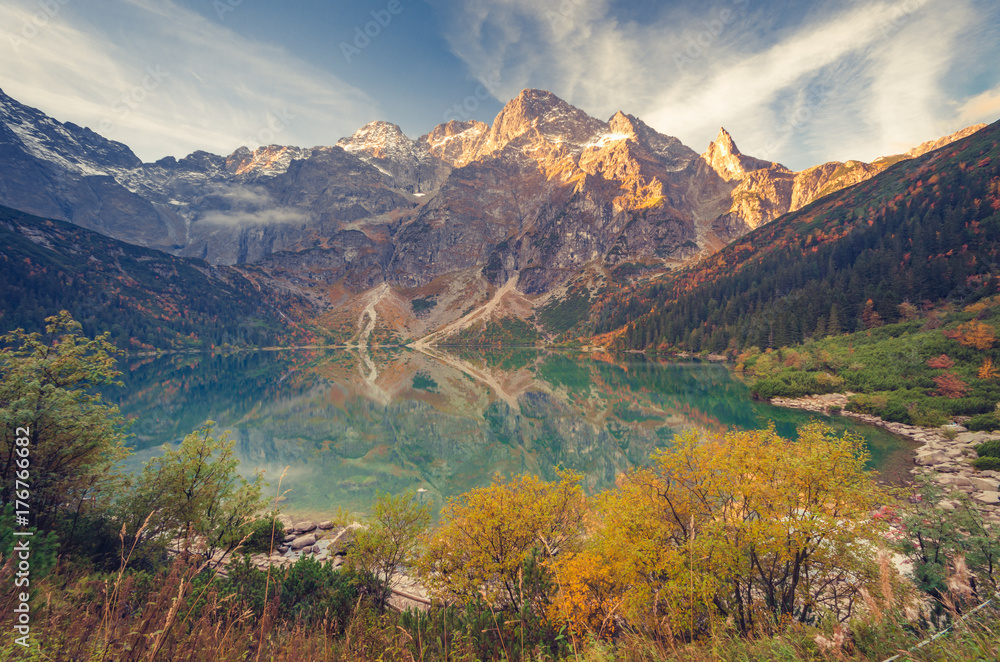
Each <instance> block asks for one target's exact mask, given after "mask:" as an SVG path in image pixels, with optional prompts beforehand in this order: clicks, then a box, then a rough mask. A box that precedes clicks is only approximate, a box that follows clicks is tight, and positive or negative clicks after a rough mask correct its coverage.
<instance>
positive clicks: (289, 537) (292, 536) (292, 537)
mask: <svg viewBox="0 0 1000 662" xmlns="http://www.w3.org/2000/svg"><path fill="white" fill-rule="evenodd" d="M296 538H298V536H297V535H295V534H294V533H289V534H288V535H287V536H285V537H284V538H282V539H281V542H292V541H293V540H295V539H296Z"/></svg>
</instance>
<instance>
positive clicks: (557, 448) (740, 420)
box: [108, 349, 910, 516]
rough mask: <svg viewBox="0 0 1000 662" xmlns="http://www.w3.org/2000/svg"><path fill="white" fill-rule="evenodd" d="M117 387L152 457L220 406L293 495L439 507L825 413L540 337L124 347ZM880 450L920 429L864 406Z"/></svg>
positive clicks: (325, 510)
mask: <svg viewBox="0 0 1000 662" xmlns="http://www.w3.org/2000/svg"><path fill="white" fill-rule="evenodd" d="M120 367H121V369H122V370H123V371H124V372H125V374H124V375H123V380H124V381H125V386H124V387H123V388H122V389H119V390H117V391H115V392H112V393H108V397H109V399H111V400H113V401H117V402H119V403H120V405H121V408H122V412H123V413H124V414H125V415H126V416H127V417H129V418H130V419H133V420H134V422H133V426H132V432H133V433H134V434H135V437H134V438H133V443H134V446H135V450H136V454H135V456H134V458H133V460H132V461H131V466H132V467H133V468H135V467H138V466H139V464H140V463H141V462H142V461H145V460H146V459H148V458H149V457H152V456H153V455H154V454H156V453H159V452H160V447H161V446H162V444H164V443H177V442H179V440H180V439H181V438H182V437H183V436H184V435H185V434H186V433H188V432H190V431H191V430H192V429H194V428H195V427H197V426H198V425H200V424H202V423H203V422H204V421H205V420H207V419H211V420H214V421H216V422H217V427H218V429H219V430H231V434H232V436H233V437H234V438H235V439H236V448H237V452H238V454H239V457H240V460H241V463H242V469H243V470H244V471H245V472H246V473H247V474H250V473H253V471H255V470H256V469H258V468H260V469H263V470H264V472H265V476H266V478H267V480H268V481H269V483H270V487H269V492H270V493H272V494H274V493H276V490H277V487H278V478H279V476H281V475H282V473H283V472H284V474H285V477H284V479H283V480H282V483H281V490H282V492H284V491H285V490H288V492H287V494H286V495H285V508H286V510H287V511H289V512H291V513H293V514H301V515H309V516H322V515H324V514H332V513H333V512H335V511H336V510H337V508H338V507H339V508H344V509H346V510H349V511H352V512H364V511H365V510H366V509H367V507H368V505H369V504H370V503H371V501H372V499H373V497H374V495H375V494H376V491H382V492H390V493H398V492H402V491H405V490H409V489H419V490H421V492H420V493H419V495H420V498H421V499H424V500H426V501H427V502H428V503H430V504H432V505H433V506H434V507H435V509H436V508H438V507H440V505H441V504H442V503H444V501H445V500H446V499H447V498H449V497H452V496H455V495H457V494H460V493H461V492H463V491H466V490H468V489H471V488H473V487H477V486H481V485H484V484H486V483H488V482H489V481H490V479H491V477H492V476H493V475H494V474H496V473H501V474H504V475H511V474H518V473H524V472H530V473H533V474H538V475H540V476H542V477H545V478H553V477H554V476H555V471H556V469H557V468H559V467H565V468H570V469H573V470H575V471H578V472H580V473H582V474H584V476H585V483H586V487H587V489H588V490H591V491H596V490H601V489H605V488H607V487H610V486H612V485H613V484H614V480H615V477H616V476H617V475H619V474H620V473H621V472H624V471H627V470H629V469H630V468H633V467H635V466H638V465H642V464H644V463H646V462H647V460H648V458H649V457H650V455H651V454H652V453H653V452H654V451H655V450H656V449H657V448H661V447H664V446H666V445H669V444H670V440H671V439H672V437H673V436H674V435H675V434H677V433H678V432H680V431H683V430H687V429H691V428H703V429H709V430H713V431H723V430H726V429H731V428H739V429H750V428H759V427H764V426H766V425H768V422H769V421H773V422H774V425H775V426H776V428H777V430H778V432H779V433H781V434H783V435H785V436H794V435H795V428H796V426H797V425H800V424H802V423H805V422H807V421H808V420H810V418H811V417H812V416H811V415H808V414H805V413H803V412H798V411H793V410H787V409H780V408H776V407H771V406H770V405H767V404H765V403H761V402H755V401H753V400H752V399H751V398H750V396H749V392H748V390H747V388H746V386H745V385H744V384H742V383H741V382H740V381H738V380H737V379H734V378H733V376H732V374H731V373H730V372H729V371H728V370H727V369H726V368H725V367H723V366H719V365H712V364H704V363H683V364H678V363H657V362H653V361H650V360H646V359H644V358H642V357H638V358H636V357H625V358H612V357H608V356H602V357H600V358H595V357H592V356H587V355H580V356H571V355H566V354H561V353H545V352H536V351H528V350H518V349H514V350H507V351H499V350H497V351H489V350H487V351H485V352H484V351H479V350H466V351H464V352H459V353H444V352H436V353H435V354H434V355H433V356H432V355H429V354H426V353H422V352H417V351H409V350H398V351H382V352H373V353H367V352H358V351H357V350H354V351H351V350H295V351H275V352H265V351H261V352H246V353H238V354H234V355H229V356H223V355H211V354H184V355H167V356H161V357H156V358H151V357H146V358H129V359H126V360H123V361H122V364H121V366H120ZM826 420H828V422H829V423H830V424H831V425H832V426H833V427H834V428H835V429H838V430H844V429H851V430H855V431H857V432H859V433H861V434H862V435H863V436H864V437H865V438H866V439H867V441H868V445H869V449H870V452H871V455H872V462H871V465H872V467H873V468H876V469H880V470H882V469H885V470H889V471H890V472H891V471H894V470H895V468H898V467H900V466H903V465H904V464H905V463H906V457H907V456H908V449H909V448H910V445H908V444H907V442H904V441H902V440H900V439H898V438H896V437H894V436H892V435H890V434H888V433H886V432H884V431H882V430H880V429H878V428H873V427H869V426H859V425H856V424H853V423H852V422H851V421H850V420H849V419H845V418H842V417H832V418H830V419H826Z"/></svg>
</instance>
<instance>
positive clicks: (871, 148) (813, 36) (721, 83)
mask: <svg viewBox="0 0 1000 662" xmlns="http://www.w3.org/2000/svg"><path fill="white" fill-rule="evenodd" d="M439 1H441V2H446V3H447V5H448V13H449V15H450V16H452V18H451V23H450V25H449V27H448V31H447V36H448V39H449V42H450V44H451V47H452V50H453V52H454V53H455V54H456V55H457V56H459V57H460V58H462V59H463V60H464V61H465V62H466V63H467V65H468V66H469V68H470V69H471V70H472V71H473V72H476V73H479V74H481V75H483V74H490V73H493V72H501V73H502V75H500V76H499V78H500V80H503V81H504V85H502V86H501V88H500V90H499V94H500V95H502V96H506V97H511V96H513V95H515V94H516V93H517V92H518V91H519V89H520V88H522V87H544V88H547V89H551V90H552V91H553V92H555V93H556V94H558V95H560V96H561V97H563V98H565V99H566V100H567V101H569V102H570V103H573V104H575V105H578V106H580V107H582V108H583V109H584V110H587V111H588V112H590V113H591V114H594V115H597V116H601V117H607V116H609V115H610V114H612V113H613V112H614V111H615V110H618V109H623V110H625V111H627V112H632V113H635V114H638V115H639V116H641V117H643V118H644V119H646V120H647V121H648V122H649V123H650V124H651V125H652V126H654V127H655V128H657V129H658V130H660V131H662V132H664V133H668V134H671V135H676V136H678V137H680V138H681V139H682V140H683V141H684V142H686V143H687V144H689V145H691V146H692V147H694V148H696V149H702V148H703V147H704V146H705V145H706V144H707V143H708V141H709V140H710V139H712V138H713V137H714V136H715V133H716V131H717V130H718V127H719V126H721V125H725V126H726V127H727V128H728V129H730V131H731V132H732V133H733V135H734V136H735V138H736V140H737V142H738V143H739V144H740V145H741V147H742V148H744V150H745V151H747V152H750V153H752V150H753V149H757V150H758V151H761V150H763V151H766V152H768V153H767V154H762V156H767V157H768V158H773V159H775V160H780V161H784V162H787V164H788V165H790V166H792V167H805V166H808V165H812V164H814V163H816V162H818V161H819V160H823V159H834V158H836V159H847V158H865V159H871V158H874V157H876V156H879V155H881V154H889V153H893V152H897V151H903V150H905V149H906V148H907V147H909V146H912V145H914V144H916V143H919V142H921V141H923V140H927V139H931V138H934V137H937V136H938V135H941V134H942V133H947V132H950V131H954V130H957V129H958V128H961V125H962V124H961V123H962V122H965V121H968V120H969V119H972V118H973V115H975V120H976V121H982V120H983V119H984V118H983V117H982V115H983V114H988V112H989V110H990V109H991V108H993V105H992V104H993V100H994V97H993V96H991V95H990V94H988V93H984V95H985V96H984V95H980V97H982V98H980V97H976V99H975V101H973V100H969V101H964V100H963V99H962V98H961V96H962V94H963V92H962V91H961V90H954V89H951V90H949V89H947V87H948V85H947V83H948V80H947V79H948V78H949V76H950V75H951V74H952V72H954V71H955V70H956V69H958V68H961V67H965V66H967V64H968V63H967V62H966V61H965V60H964V59H963V56H968V55H969V53H968V48H969V45H970V44H978V45H979V46H981V49H980V50H985V51H990V50H991V49H992V50H994V51H995V44H994V42H995V39H993V38H992V37H991V35H990V33H989V31H984V30H982V29H980V26H981V24H983V23H984V22H985V23H986V24H989V20H985V19H986V18H987V17H984V16H983V14H982V12H983V11H986V10H984V9H983V8H982V7H981V6H980V7H977V6H976V0H950V1H947V2H946V1H945V0H883V1H881V2H867V1H866V2H860V1H857V2H853V3H848V4H844V3H840V2H837V3H832V2H830V3H817V4H816V5H813V9H812V10H811V11H804V10H801V11H798V12H797V13H796V19H794V20H787V21H783V20H782V14H783V13H791V12H790V11H789V12H785V9H791V7H792V5H787V6H785V5H783V4H782V3H780V2H779V3H769V4H767V5H761V4H760V3H756V2H751V0H726V1H723V2H721V3H718V4H714V5H709V6H706V5H702V4H697V5H686V6H677V5H676V4H675V5H672V6H670V7H667V8H662V7H661V6H658V5H656V4H649V5H646V7H647V9H646V10H645V14H644V15H641V16H638V17H637V16H636V15H634V14H633V15H630V16H623V15H621V13H620V11H619V9H620V8H618V7H615V6H613V5H611V4H610V3H609V2H607V1H606V0H563V2H562V3H561V4H559V5H558V7H560V8H561V10H560V9H556V10H555V11H553V7H552V5H553V4H555V3H552V4H550V3H534V2H531V1H530V0H462V1H461V2H459V1H458V0H454V1H452V0H439ZM796 9H798V8H796ZM963 49H964V51H963ZM980 55H982V53H980ZM987 61H988V60H987ZM994 76H997V77H998V78H1000V74H998V73H994ZM977 92H978V90H977ZM963 103H964V105H961V104H963ZM959 105H961V110H956V107H957V106H959ZM977 113H978V114H977Z"/></svg>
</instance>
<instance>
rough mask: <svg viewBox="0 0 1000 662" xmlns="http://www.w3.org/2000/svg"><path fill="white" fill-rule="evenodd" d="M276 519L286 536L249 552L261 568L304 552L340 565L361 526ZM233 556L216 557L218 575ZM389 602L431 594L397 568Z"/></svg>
mask: <svg viewBox="0 0 1000 662" xmlns="http://www.w3.org/2000/svg"><path fill="white" fill-rule="evenodd" d="M278 519H279V521H281V523H282V525H283V526H284V527H285V537H284V539H283V540H282V542H281V545H279V546H278V548H277V549H275V550H274V552H273V553H272V554H270V555H268V554H251V555H250V562H251V563H253V565H254V566H256V567H257V568H259V569H260V570H267V568H268V567H275V566H277V567H287V566H291V565H293V564H294V563H295V562H297V561H298V560H299V559H300V558H302V557H304V556H312V557H313V558H315V559H316V560H317V561H320V562H330V563H332V564H333V567H334V569H337V568H340V567H341V566H342V565H344V564H345V563H346V562H347V556H348V554H349V553H350V548H351V545H352V543H353V542H354V532H355V531H356V530H357V529H358V528H360V527H361V525H360V524H358V523H353V524H348V525H347V526H337V525H335V524H334V523H333V522H332V521H329V520H327V521H323V522H314V521H310V520H304V521H299V522H293V521H292V520H291V519H290V518H289V517H288V516H286V515H280V516H279V517H278ZM181 542H182V541H175V545H174V546H173V548H172V549H170V550H169V551H171V552H172V553H177V552H179V549H180V548H179V544H180V543H181ZM234 558H235V556H234V555H230V556H228V557H226V558H225V559H221V558H220V559H219V560H221V561H222V567H221V568H220V569H219V574H220V575H222V576H226V567H225V566H226V564H228V563H229V562H231V561H232V560H233V559H234ZM389 604H391V605H393V606H395V607H397V608H399V609H401V610H402V609H406V608H407V607H410V608H416V609H426V608H427V607H428V606H429V605H430V598H429V597H428V594H427V591H426V589H424V587H422V586H421V585H420V584H418V583H417V582H416V581H415V580H414V579H413V578H411V577H409V576H407V575H406V574H404V573H402V572H397V573H396V574H394V575H393V581H392V597H391V598H390V599H389Z"/></svg>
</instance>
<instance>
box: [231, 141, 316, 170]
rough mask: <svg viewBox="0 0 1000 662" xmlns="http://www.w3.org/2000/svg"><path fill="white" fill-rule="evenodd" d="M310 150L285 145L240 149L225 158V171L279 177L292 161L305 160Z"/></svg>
mask: <svg viewBox="0 0 1000 662" xmlns="http://www.w3.org/2000/svg"><path fill="white" fill-rule="evenodd" d="M309 152H310V150H306V149H302V148H301V147H289V146H286V145H266V146H264V147H258V148H257V149H255V150H253V151H250V149H249V148H247V147H240V148H239V149H237V150H236V151H235V152H233V153H232V154H230V155H229V156H228V157H226V170H227V171H229V172H231V173H232V174H234V175H237V176H240V175H244V176H248V175H264V176H273V175H279V174H281V173H283V172H286V171H287V170H288V166H289V165H291V163H292V161H293V160H294V159H301V158H305V157H307V156H308V155H309Z"/></svg>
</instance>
